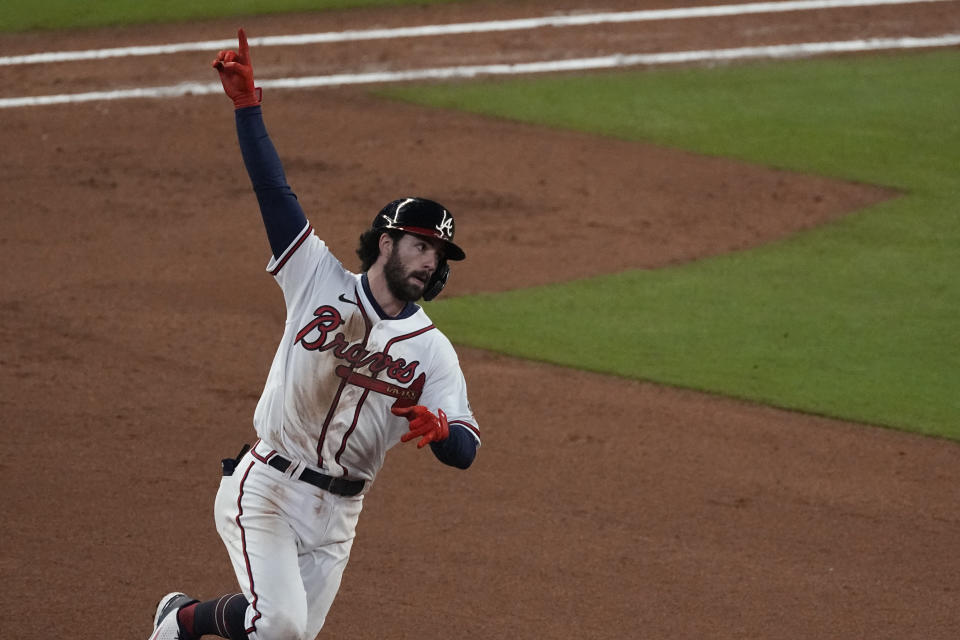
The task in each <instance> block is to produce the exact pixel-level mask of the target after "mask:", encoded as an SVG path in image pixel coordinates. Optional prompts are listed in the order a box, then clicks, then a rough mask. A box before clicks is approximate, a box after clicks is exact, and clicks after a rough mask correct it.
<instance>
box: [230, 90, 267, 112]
mask: <svg viewBox="0 0 960 640" xmlns="http://www.w3.org/2000/svg"><path fill="white" fill-rule="evenodd" d="M261 102H263V90H262V89H261V88H260V87H256V88H254V90H253V91H252V92H246V93H241V94H239V95H236V96H233V108H234V109H245V108H247V107H258V106H260V103H261Z"/></svg>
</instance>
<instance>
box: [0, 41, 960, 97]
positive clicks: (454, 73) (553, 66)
mask: <svg viewBox="0 0 960 640" xmlns="http://www.w3.org/2000/svg"><path fill="white" fill-rule="evenodd" d="M957 45H960V33H951V34H946V35H942V36H936V37H929V38H913V37H903V38H871V39H866V40H846V41H838V42H805V43H800V44H783V45H771V46H762V47H740V48H735V49H713V50H703V51H674V52H664V53H634V54H626V53H618V54H613V55H608V56H601V57H595V58H578V59H574V60H543V61H539V62H525V63H516V64H490V65H473V66H457V67H440V68H433V69H410V70H406V71H382V72H374V73H356V74H349V73H342V74H335V75H328V76H311V77H300V78H278V79H273V80H270V79H264V80H260V81H258V83H257V84H259V85H260V86H261V87H262V88H264V89H310V88H317V87H334V86H343V85H351V84H377V83H385V82H408V81H415V80H451V79H457V78H476V77H479V76H503V75H522V74H532V73H550V72H559V71H593V70H599V69H614V68H619V67H635V66H644V65H650V66H653V65H664V64H678V63H693V62H714V61H730V60H743V59H748V58H798V57H805V56H815V55H824V54H831V53H852V52H863V51H880V50H885V49H920V48H929V47H951V46H957ZM222 91H223V87H222V86H221V85H220V83H219V82H211V83H206V84H203V83H183V84H177V85H172V86H164V87H144V88H137V89H120V90H116V91H93V92H88V93H73V94H60V95H48V96H27V97H22V98H2V99H0V108H11V107H28V106H42V105H53V104H69V103H77V102H90V101H96V100H125V99H133V98H173V97H180V96H186V95H206V94H211V93H221V92H222Z"/></svg>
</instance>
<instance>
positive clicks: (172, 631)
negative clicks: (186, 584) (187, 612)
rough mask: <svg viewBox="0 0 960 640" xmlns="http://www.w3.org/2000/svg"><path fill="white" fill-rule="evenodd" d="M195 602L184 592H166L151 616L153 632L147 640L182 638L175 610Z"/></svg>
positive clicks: (181, 639)
mask: <svg viewBox="0 0 960 640" xmlns="http://www.w3.org/2000/svg"><path fill="white" fill-rule="evenodd" d="M194 602H196V600H194V599H193V598H191V597H190V596H188V595H187V594H185V593H180V592H179V591H174V592H173V593H168V594H167V595H165V596H163V598H161V599H160V602H159V603H157V614H156V615H155V616H154V617H153V634H152V635H151V636H150V638H149V640H184V639H183V637H182V636H181V635H180V625H179V624H178V623H177V611H179V610H180V609H182V608H183V607H185V606H187V605H188V604H192V603H194Z"/></svg>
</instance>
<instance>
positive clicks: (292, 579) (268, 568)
mask: <svg viewBox="0 0 960 640" xmlns="http://www.w3.org/2000/svg"><path fill="white" fill-rule="evenodd" d="M271 449H272V448H271V447H270V446H269V445H267V444H265V443H262V442H260V443H258V444H257V445H256V446H255V447H254V448H253V449H252V450H251V451H249V452H248V453H247V454H246V455H245V456H244V457H243V458H242V459H241V461H240V463H239V464H238V465H237V468H236V471H234V473H233V475H231V476H224V477H223V479H222V480H221V483H220V490H219V491H218V492H217V500H216V505H215V507H214V512H215V517H216V524H217V531H218V532H219V533H220V537H221V538H222V539H223V542H224V544H225V545H226V547H227V552H228V553H229V554H230V561H231V562H232V563H233V569H234V571H235V572H236V574H237V581H238V582H239V584H240V588H241V589H242V590H243V594H244V595H245V596H246V597H247V601H248V602H249V603H250V606H249V607H248V608H247V616H246V620H245V623H246V629H247V634H248V636H249V637H250V639H251V640H313V639H314V638H315V637H316V636H317V634H318V633H319V632H320V629H321V628H322V627H323V623H324V621H325V620H326V617H327V612H328V611H329V610H330V605H331V604H333V599H334V597H335V596H336V595H337V590H338V589H339V588H340V579H341V577H342V575H343V570H344V568H345V567H346V565H347V560H348V558H349V557H350V548H351V547H352V546H353V538H354V534H355V530H356V525H357V518H358V517H359V516H360V510H361V509H362V507H363V496H362V495H359V496H354V497H342V496H338V495H334V494H332V493H329V492H327V491H324V490H323V489H319V488H317V487H314V486H313V485H310V484H308V483H306V482H303V481H302V480H298V479H296V478H295V477H291V475H292V474H294V473H296V472H298V471H299V470H300V468H301V467H300V466H299V465H297V464H292V465H290V468H289V469H287V470H286V471H285V472H280V471H278V470H277V469H275V468H273V467H271V466H269V465H267V464H265V463H264V462H262V461H261V460H258V459H257V458H258V456H259V457H260V458H261V459H262V458H263V457H265V456H266V455H267V453H269V452H270V451H271ZM255 454H256V455H255Z"/></svg>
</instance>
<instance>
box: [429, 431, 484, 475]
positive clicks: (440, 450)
mask: <svg viewBox="0 0 960 640" xmlns="http://www.w3.org/2000/svg"><path fill="white" fill-rule="evenodd" d="M430 448H431V449H432V450H433V455H435V456H436V457H437V460H439V461H440V462H442V463H443V464H448V465H450V466H451V467H457V468H458V469H466V468H467V467H469V466H470V465H471V464H473V460H474V458H476V457H477V441H476V439H475V438H474V437H473V434H472V433H470V431H469V430H468V429H467V428H466V427H462V426H460V425H458V424H453V425H450V436H449V437H448V438H447V439H446V440H444V441H443V442H431V443H430Z"/></svg>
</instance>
